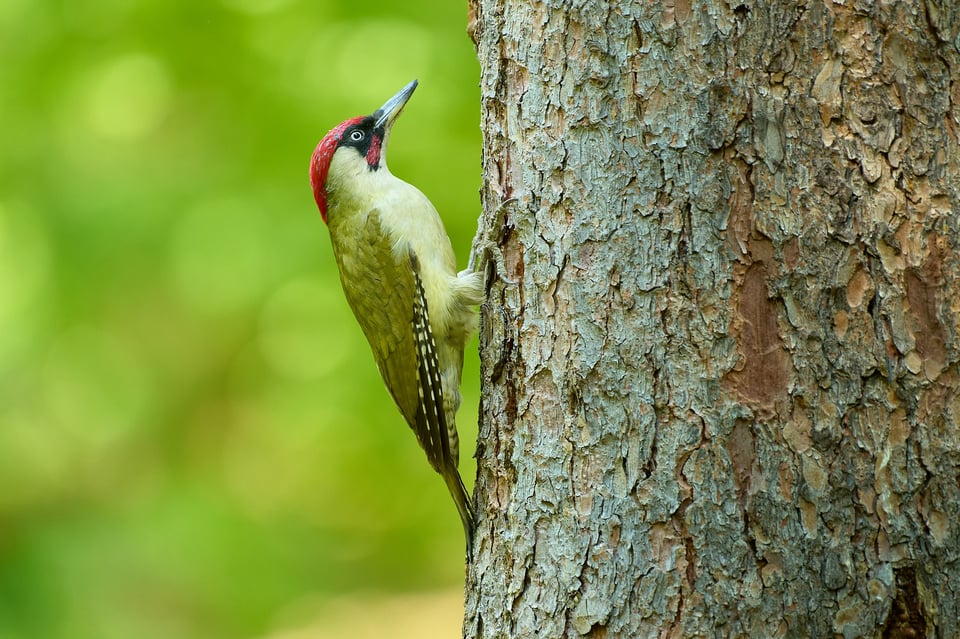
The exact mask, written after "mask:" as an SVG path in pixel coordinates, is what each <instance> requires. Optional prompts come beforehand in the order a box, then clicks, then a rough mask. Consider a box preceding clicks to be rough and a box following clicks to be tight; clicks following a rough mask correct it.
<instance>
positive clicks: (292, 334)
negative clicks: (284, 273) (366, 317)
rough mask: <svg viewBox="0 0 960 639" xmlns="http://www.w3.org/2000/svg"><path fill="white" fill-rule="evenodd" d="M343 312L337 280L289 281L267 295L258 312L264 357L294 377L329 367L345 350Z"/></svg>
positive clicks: (343, 356)
mask: <svg viewBox="0 0 960 639" xmlns="http://www.w3.org/2000/svg"><path fill="white" fill-rule="evenodd" d="M348 315H349V310H348V309H347V304H346V301H344V299H343V294H342V293H341V292H340V287H339V283H338V282H336V281H332V282H322V281H320V280H314V279H306V278H304V279H299V280H294V281H292V282H289V283H288V284H286V285H285V286H283V287H282V288H281V289H280V290H278V291H277V292H276V293H274V294H273V296H272V297H271V298H270V300H269V301H268V302H267V304H266V307H265V308H264V310H263V314H262V315H261V321H260V348H261V351H262V353H263V357H264V359H265V360H266V361H267V363H268V364H269V365H270V367H271V368H272V369H273V370H274V371H276V372H277V373H279V374H280V375H283V376H286V377H292V378H296V379H304V380H308V379H314V378H317V377H321V376H323V375H325V374H329V373H331V372H333V371H335V370H336V369H338V368H339V367H341V366H342V365H343V362H344V360H345V359H346V358H347V356H348V355H349V354H350V344H351V343H352V342H351V339H350V336H349V335H348V331H347V330H346V327H347V326H349V322H350V321H351V318H350V317H349V316H348Z"/></svg>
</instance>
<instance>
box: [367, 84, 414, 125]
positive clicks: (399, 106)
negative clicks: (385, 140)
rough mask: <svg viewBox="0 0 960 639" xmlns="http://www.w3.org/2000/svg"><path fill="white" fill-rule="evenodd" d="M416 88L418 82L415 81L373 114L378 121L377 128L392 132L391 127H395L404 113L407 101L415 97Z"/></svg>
mask: <svg viewBox="0 0 960 639" xmlns="http://www.w3.org/2000/svg"><path fill="white" fill-rule="evenodd" d="M416 88H417V81H416V80H414V81H413V82H411V83H410V84H408V85H407V86H405V87H403V88H402V89H400V91H399V92H398V93H397V94H396V95H395V96H393V97H392V98H390V99H389V100H387V101H386V103H384V105H383V106H382V107H380V108H379V109H377V110H376V111H375V112H374V113H373V117H375V118H376V119H377V128H379V127H381V126H382V127H384V128H385V129H386V130H387V131H389V130H390V127H391V126H393V123H394V121H395V120H396V119H397V116H399V115H400V112H401V111H403V106H404V105H405V104H406V103H407V100H409V99H410V96H411V95H413V90H414V89H416Z"/></svg>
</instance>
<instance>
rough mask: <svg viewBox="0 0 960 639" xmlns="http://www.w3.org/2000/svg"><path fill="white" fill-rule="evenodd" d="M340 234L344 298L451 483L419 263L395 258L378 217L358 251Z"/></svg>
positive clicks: (402, 255) (358, 240) (372, 216)
mask: <svg viewBox="0 0 960 639" xmlns="http://www.w3.org/2000/svg"><path fill="white" fill-rule="evenodd" d="M334 231H335V229H331V238H334V253H335V254H336V258H337V264H338V266H339V268H340V279H341V282H342V283H343V291H344V293H345V295H346V297H347V302H348V303H349V304H350V307H351V308H352V309H353V313H354V315H355V316H356V318H357V322H358V323H359V324H360V328H361V329H363V333H364V335H366V337H367V341H368V342H369V343H370V348H371V349H372V350H373V355H374V358H375V359H376V361H377V365H378V367H379V368H380V375H381V376H382V377H383V381H384V383H385V384H386V386H387V389H388V390H389V391H390V394H391V395H392V396H393V400H394V401H395V402H396V404H397V407H398V408H399V409H400V412H401V413H402V414H403V417H404V419H406V421H407V423H408V424H409V425H410V427H411V428H412V429H413V431H414V433H415V434H416V436H417V440H418V441H419V442H420V446H421V447H422V448H423V450H424V451H425V452H426V454H427V458H428V459H429V461H430V464H431V465H432V466H433V468H434V470H436V471H437V472H439V473H441V474H443V475H445V474H446V473H447V472H449V471H448V469H450V468H451V466H452V467H453V468H454V469H455V468H456V465H455V464H452V461H451V456H450V444H449V440H448V435H447V423H446V416H445V414H444V410H443V405H444V404H443V386H442V382H441V377H440V368H439V364H438V361H437V353H436V346H435V343H434V339H433V335H432V333H431V330H430V321H429V315H428V313H427V302H426V298H425V296H424V292H423V286H422V283H421V282H420V275H419V262H418V260H417V257H416V255H415V254H414V253H413V250H412V249H409V248H408V249H407V250H405V251H402V250H401V251H397V250H395V247H394V246H393V245H392V243H391V241H390V239H389V238H388V237H387V236H386V234H385V233H384V232H383V228H382V227H381V225H380V215H379V213H378V212H377V211H375V210H374V211H371V212H370V213H369V215H368V216H367V218H366V221H365V223H363V225H362V227H361V229H360V233H359V234H358V236H356V237H355V238H354V239H355V244H354V245H352V246H343V245H338V242H337V239H336V238H339V237H340V235H341V233H335V232H334ZM349 239H350V238H347V240H349Z"/></svg>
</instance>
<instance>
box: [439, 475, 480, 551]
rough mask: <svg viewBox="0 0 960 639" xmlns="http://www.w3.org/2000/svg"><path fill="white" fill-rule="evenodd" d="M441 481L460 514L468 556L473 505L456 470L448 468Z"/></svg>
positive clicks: (472, 526) (470, 542) (471, 544)
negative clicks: (443, 482) (444, 483)
mask: <svg viewBox="0 0 960 639" xmlns="http://www.w3.org/2000/svg"><path fill="white" fill-rule="evenodd" d="M443 479H444V481H446V483H447V489H448V490H449V491H450V495H451V496H452V497H453V501H454V503H456V504H457V511H459V513H460V521H461V522H462V523H463V534H464V537H465V538H466V542H467V556H468V557H469V556H470V549H471V548H472V546H473V530H474V521H475V520H474V516H473V505H472V504H471V503H470V495H469V494H468V493H467V487H466V486H464V485H463V479H461V478H460V473H459V472H457V469H456V468H448V469H447V470H446V472H445V473H443Z"/></svg>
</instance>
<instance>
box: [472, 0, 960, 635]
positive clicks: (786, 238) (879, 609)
mask: <svg viewBox="0 0 960 639" xmlns="http://www.w3.org/2000/svg"><path fill="white" fill-rule="evenodd" d="M472 10H473V11H474V12H475V17H476V22H475V33H476V38H477V44H478V51H479V57H480V62H481V65H482V79H481V87H482V95H483V122H482V126H483V131H484V136H485V137H484V156H483V170H484V176H485V183H484V188H483V192H482V197H483V203H484V209H485V216H484V219H483V233H484V234H485V237H486V240H487V242H488V243H489V244H490V245H491V246H493V251H492V255H493V257H495V258H496V259H495V260H494V262H495V263H496V267H495V269H493V271H495V272H493V274H492V276H491V278H490V290H489V301H488V302H487V303H486V304H485V305H484V307H483V313H482V328H481V356H482V366H483V368H482V371H483V373H482V380H483V382H482V383H483V392H482V394H483V398H484V399H483V403H482V407H481V424H480V441H479V445H478V453H477V454H478V460H479V470H478V481H477V491H476V492H477V495H476V499H477V504H478V510H479V527H478V531H477V534H476V539H475V543H474V552H473V561H472V563H471V565H470V567H469V574H468V579H467V581H468V583H467V592H468V595H467V597H468V600H467V612H466V618H465V636H467V637H471V638H474V637H498V638H501V637H627V638H634V637H655V636H659V637H692V636H749V637H829V636H834V635H837V636H844V637H879V636H883V637H890V636H904V637H907V636H915V637H919V636H928V637H958V636H960V623H958V619H960V488H958V479H960V369H958V361H960V301H958V300H960V284H958V282H960V231H958V224H960V197H958V196H960V139H958V130H960V106H958V103H960V52H958V47H960V9H958V8H957V6H956V4H955V3H954V2H952V1H950V0H943V1H942V2H939V3H937V2H934V1H933V0H931V1H929V2H926V3H925V4H924V3H916V2H887V3H880V4H879V5H878V6H874V5H873V4H871V3H869V2H866V1H864V2H856V1H850V0H848V1H847V2H846V3H839V2H830V1H829V0H827V1H825V2H822V1H814V2H807V3H796V2H790V1H786V0H776V1H771V2H763V3H754V2H751V1H745V2H743V3H740V4H737V3H724V2H719V1H717V0H714V1H712V2H699V3H689V2H685V1H677V2H676V3H671V2H669V1H668V2H665V3H663V4H662V5H661V4H655V3H650V2H646V1H643V0H634V1H633V2H620V3H609V2H604V1H602V0H592V1H585V0H580V1H572V2H571V1H568V2H560V1H559V0H552V1H548V2H542V1H536V0H535V1H532V2H516V1H513V0H476V4H475V6H474V7H472Z"/></svg>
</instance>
